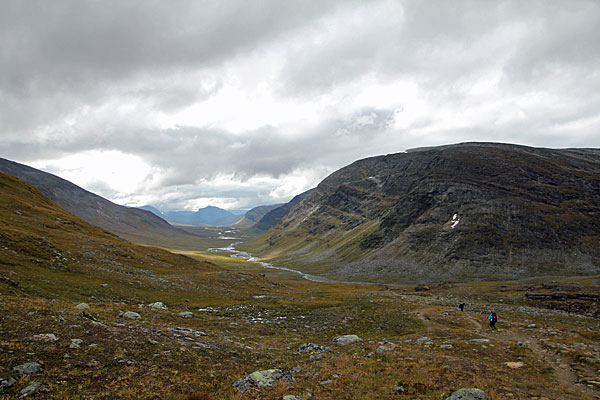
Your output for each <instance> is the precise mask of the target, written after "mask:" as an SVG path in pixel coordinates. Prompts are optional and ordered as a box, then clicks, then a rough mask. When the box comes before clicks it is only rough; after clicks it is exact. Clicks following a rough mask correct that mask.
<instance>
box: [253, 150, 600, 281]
mask: <svg viewBox="0 0 600 400" xmlns="http://www.w3.org/2000/svg"><path fill="white" fill-rule="evenodd" d="M277 210H279V209H277ZM277 210H274V211H277ZM272 212H273V211H272ZM267 215H268V214H267ZM265 218H266V216H265V217H263V220H264V219H265ZM263 220H261V222H262V221H263ZM247 247H248V249H250V250H252V251H254V252H255V253H256V254H258V255H260V256H261V257H262V258H263V259H267V260H269V261H270V262H273V263H276V264H278V265H293V266H294V268H295V269H302V270H303V271H306V272H310V273H316V274H324V275H326V276H329V277H333V278H338V279H347V280H368V281H380V282H381V281H385V282H429V281H441V280H460V281H466V280H473V279H513V278H521V277H530V276H542V275H578V274H592V273H599V272H600V150H599V149H564V150H555V149H543V148H532V147H525V146H516V145H507V144H494V143H464V144H458V145H450V146H441V147H434V148H424V149H415V150H412V151H408V152H406V153H399V154H391V155H387V156H379V157H372V158H368V159H364V160H360V161H357V162H355V163H353V164H351V165H349V166H347V167H345V168H342V169H340V170H338V171H337V172H335V173H333V174H331V175H330V176H329V177H327V178H326V179H325V180H324V181H322V182H321V183H320V184H319V185H318V187H317V188H316V189H314V190H312V191H311V192H310V193H308V194H306V195H305V196H304V198H302V199H301V200H300V201H299V202H297V204H296V205H294V206H293V207H291V209H290V210H289V212H288V213H286V214H285V215H284V216H283V218H282V219H281V221H280V222H279V223H277V224H276V225H275V226H273V227H272V228H271V229H270V230H269V231H268V232H267V233H266V234H264V235H262V236H261V237H259V238H258V239H257V240H255V241H254V242H252V243H250V244H248V245H247Z"/></svg>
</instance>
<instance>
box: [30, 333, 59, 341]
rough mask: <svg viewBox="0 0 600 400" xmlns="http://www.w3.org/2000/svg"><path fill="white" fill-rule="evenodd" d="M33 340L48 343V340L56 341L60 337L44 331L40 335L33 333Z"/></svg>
mask: <svg viewBox="0 0 600 400" xmlns="http://www.w3.org/2000/svg"><path fill="white" fill-rule="evenodd" d="M31 340H33V341H34V342H45V343H48V342H56V341H57V340H58V338H57V337H56V335H55V334H54V333H42V334H39V335H33V337H32V338H31Z"/></svg>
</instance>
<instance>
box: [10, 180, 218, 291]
mask: <svg viewBox="0 0 600 400" xmlns="http://www.w3.org/2000/svg"><path fill="white" fill-rule="evenodd" d="M0 222H1V224H2V230H1V231H0V249H2V250H1V251H0V278H2V279H0V286H2V287H0V289H2V290H4V288H5V286H6V285H5V284H8V286H9V287H12V288H13V289H14V290H16V291H17V292H19V293H22V292H25V293H29V294H34V295H43V296H46V295H48V296H60V297H66V298H73V297H80V296H85V295H84V293H87V294H88V295H91V294H92V293H93V294H96V293H97V292H99V291H101V290H103V289H102V287H101V286H100V284H101V283H103V282H111V285H110V286H111V287H110V288H109V289H106V290H104V291H103V293H106V295H107V296H112V295H117V294H118V295H119V296H120V295H123V294H124V293H128V292H131V285H135V286H136V287H140V288H143V290H146V291H148V292H149V293H150V292H152V291H155V290H165V291H167V292H168V291H169V290H173V288H174V287H177V285H178V284H173V283H171V282H168V281H166V280H164V279H163V280H160V279H157V278H156V276H155V275H154V272H152V271H151V269H157V270H161V271H179V270H182V269H186V270H191V271H197V272H215V271H219V270H221V269H220V268H218V267H216V266H215V265H213V264H210V263H207V262H201V261H197V260H194V259H192V258H189V257H186V256H183V255H177V254H172V253H169V252H167V251H165V250H162V249H159V248H153V247H148V246H139V245H135V244H132V243H130V242H127V241H125V240H123V239H121V238H118V237H115V236H114V235H113V234H112V233H110V232H107V231H105V230H104V229H102V228H100V227H97V226H94V225H92V224H89V223H88V222H86V221H84V220H83V219H81V218H79V217H77V216H75V215H73V214H71V213H69V212H68V211H66V210H64V209H63V208H61V207H59V206H57V205H56V204H55V203H53V202H52V201H50V200H49V199H48V198H47V197H45V196H44V195H43V194H42V193H41V192H40V191H39V190H37V189H36V188H34V187H33V186H31V185H29V184H27V183H26V182H24V181H22V180H20V179H19V178H16V177H14V176H12V175H9V174H6V173H4V172H0Z"/></svg>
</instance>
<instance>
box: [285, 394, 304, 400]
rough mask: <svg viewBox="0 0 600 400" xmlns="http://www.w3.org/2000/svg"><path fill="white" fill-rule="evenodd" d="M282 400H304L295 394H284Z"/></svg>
mask: <svg viewBox="0 0 600 400" xmlns="http://www.w3.org/2000/svg"><path fill="white" fill-rule="evenodd" d="M282 400H304V397H302V396H298V395H295V394H286V395H285V396H283V398H282Z"/></svg>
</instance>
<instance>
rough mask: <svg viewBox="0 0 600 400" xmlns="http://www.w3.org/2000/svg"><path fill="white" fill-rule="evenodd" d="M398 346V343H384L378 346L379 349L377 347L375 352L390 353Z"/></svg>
mask: <svg viewBox="0 0 600 400" xmlns="http://www.w3.org/2000/svg"><path fill="white" fill-rule="evenodd" d="M396 347H398V345H397V344H394V343H389V342H388V343H383V344H382V345H381V346H379V347H377V349H375V352H376V353H377V354H384V353H388V352H390V351H394V349H396Z"/></svg>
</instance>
